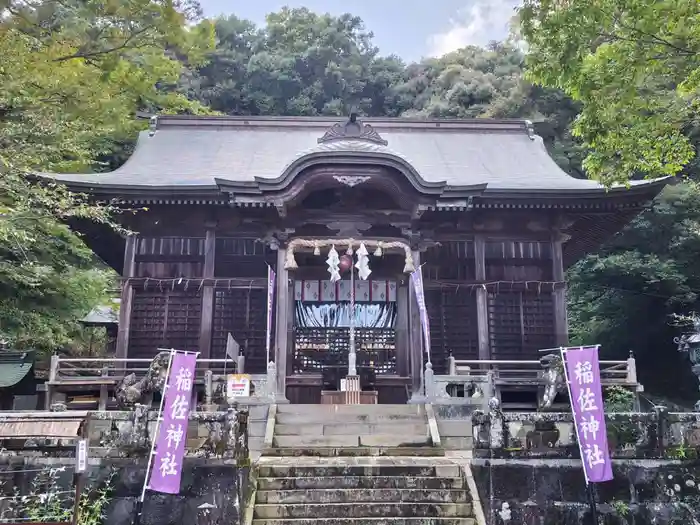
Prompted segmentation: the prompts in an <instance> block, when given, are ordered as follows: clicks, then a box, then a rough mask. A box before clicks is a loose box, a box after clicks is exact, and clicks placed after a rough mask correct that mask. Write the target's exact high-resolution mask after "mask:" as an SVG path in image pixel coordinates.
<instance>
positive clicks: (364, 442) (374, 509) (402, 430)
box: [246, 405, 475, 525]
mask: <svg viewBox="0 0 700 525" xmlns="http://www.w3.org/2000/svg"><path fill="white" fill-rule="evenodd" d="M431 415H432V411H431V409H430V407H425V406H422V405H278V406H276V407H272V408H271V410H270V421H268V425H267V435H266V436H265V445H264V447H265V448H264V449H263V455H262V457H260V459H259V460H258V461H257V465H256V474H257V480H256V484H255V486H256V487H257V488H256V490H255V494H254V497H253V498H252V501H253V502H254V504H253V506H252V509H249V511H248V512H247V520H246V521H247V524H248V525H341V524H342V525H369V524H371V525H458V524H459V525H475V520H474V517H473V516H474V513H473V508H472V498H471V495H470V491H469V489H468V486H467V484H466V483H465V480H464V479H463V477H462V473H461V468H460V466H459V465H458V464H456V463H454V462H453V461H451V460H450V459H447V458H445V457H444V451H443V450H442V448H441V447H440V446H439V443H440V437H439V434H438V431H437V424H436V423H435V419H434V417H431ZM436 445H437V446H436Z"/></svg>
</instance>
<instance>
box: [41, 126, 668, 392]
mask: <svg viewBox="0 0 700 525" xmlns="http://www.w3.org/2000/svg"><path fill="white" fill-rule="evenodd" d="M52 177H54V178H55V179H57V180H59V181H62V182H64V183H66V184H67V185H68V186H69V187H70V188H71V189H73V190H76V191H81V192H87V193H89V194H91V195H93V196H94V197H95V198H97V199H119V200H120V201H121V202H123V204H124V206H126V207H131V208H147V210H144V211H141V212H139V213H136V214H135V215H131V214H125V215H124V221H125V226H128V227H129V228H131V229H132V230H134V231H137V232H139V233H138V235H132V236H129V237H126V238H119V237H118V236H116V235H115V234H114V233H111V232H110V231H107V230H106V229H104V228H103V227H101V226H99V225H92V224H85V225H84V226H83V227H82V228H83V231H84V233H85V239H86V242H88V243H89V245H90V246H91V247H92V248H93V249H94V250H95V252H96V253H97V254H98V255H99V256H100V257H101V258H102V259H103V260H105V261H107V262H108V263H109V264H110V265H112V266H113V267H114V268H115V269H117V270H118V271H119V272H120V273H121V275H122V292H121V311H120V318H119V332H118V337H117V342H116V357H117V358H119V359H127V358H129V359H134V358H137V359H149V358H152V357H153V356H154V355H155V353H156V352H157V349H158V348H170V347H174V348H179V349H185V350H198V351H200V352H201V357H202V359H222V358H225V348H226V341H227V337H228V334H229V333H230V334H232V336H233V337H234V338H235V340H236V341H237V342H238V343H239V344H240V347H241V352H242V353H243V354H244V355H245V357H246V368H247V372H249V373H252V374H265V373H266V370H267V364H268V363H267V361H268V356H267V354H266V344H265V341H266V325H267V319H266V315H267V314H266V311H267V301H266V297H267V278H266V275H267V266H268V265H270V266H271V267H273V268H274V270H275V271H276V276H277V277H276V297H277V299H276V303H275V307H274V322H273V348H272V352H271V355H270V359H271V360H274V361H275V363H276V370H277V374H278V376H277V378H276V389H277V393H278V395H279V397H280V398H281V397H285V396H286V398H287V399H289V400H290V401H291V402H294V403H320V402H321V395H322V394H321V391H322V390H323V389H324V387H323V378H322V375H323V370H324V368H325V367H328V366H345V365H346V364H347V355H348V345H349V334H348V323H347V320H348V318H349V315H351V314H350V312H349V306H348V304H349V300H348V299H349V294H350V293H351V291H350V288H349V280H348V278H347V274H346V275H345V276H344V278H343V280H342V281H340V282H339V283H331V282H330V281H329V280H328V271H327V267H326V263H325V260H326V256H327V253H328V250H329V244H328V243H329V242H330V243H334V244H335V246H336V248H337V249H338V250H339V252H340V253H344V251H345V250H352V249H353V248H354V249H357V247H358V244H359V242H365V243H366V244H367V246H368V250H370V266H371V269H372V274H371V277H370V279H369V280H368V281H361V280H356V282H355V289H354V291H353V293H354V294H355V298H356V302H357V307H356V310H355V312H353V313H352V315H355V316H356V319H357V321H358V322H357V327H358V328H357V332H356V334H355V347H356V349H357V359H358V366H359V365H361V364H362V363H365V364H366V366H371V367H373V369H374V370H375V371H376V385H375V387H374V388H373V390H376V391H377V392H378V402H379V403H403V402H406V400H407V399H408V398H409V397H411V396H414V395H416V394H418V393H419V392H420V391H421V388H422V387H421V376H422V369H423V368H424V365H425V359H426V355H427V352H426V349H424V348H423V347H422V346H423V344H422V338H421V331H420V330H421V328H420V319H419V312H418V309H417V306H416V305H417V303H416V298H415V297H414V291H413V289H412V287H411V286H410V282H409V281H410V280H409V278H408V275H407V271H409V270H411V269H413V268H416V267H418V266H420V265H422V270H423V274H424V282H425V300H426V304H427V309H428V314H429V318H430V323H431V341H430V346H431V348H430V356H431V360H432V365H433V370H434V372H435V374H436V375H441V374H442V375H445V374H448V373H449V370H448V366H449V365H448V358H449V356H450V355H451V356H453V357H454V358H455V359H457V360H462V361H480V362H482V364H484V365H485V366H486V364H487V363H489V362H494V361H517V360H533V359H538V357H539V356H538V350H540V349H542V348H550V347H555V346H559V345H565V344H566V343H567V326H566V324H567V321H566V297H565V296H566V282H565V279H564V271H565V269H566V268H567V267H568V266H569V265H571V264H573V263H574V262H576V261H577V260H578V259H579V258H580V257H581V256H582V255H584V254H585V253H586V252H589V251H591V250H594V249H596V248H597V247H598V246H599V245H600V244H601V243H602V242H603V241H604V240H605V239H607V238H608V237H609V236H610V235H612V234H613V233H615V232H617V231H619V230H620V229H621V228H622V227H623V226H624V225H625V224H626V223H627V222H628V221H630V220H631V219H632V218H633V217H634V216H635V214H637V213H638V212H639V210H641V209H642V208H643V207H644V206H645V205H646V204H647V203H648V202H649V201H650V200H651V199H653V198H654V197H655V196H656V195H657V194H658V192H659V191H660V190H661V189H662V187H663V186H664V184H665V181H644V182H632V183H631V186H630V187H619V188H617V187H616V188H612V189H606V188H603V187H601V186H600V185H598V184H597V183H596V182H594V181H590V180H579V179H574V178H572V177H569V176H568V175H567V174H566V173H564V172H563V171H562V170H561V169H559V167H557V165H556V164H555V163H554V161H553V160H552V159H551V158H550V157H549V155H548V154H547V152H546V149H545V147H544V145H543V143H542V140H541V139H540V138H539V137H537V136H535V135H534V133H533V130H532V127H531V125H530V124H529V123H528V122H527V121H522V120H489V119H478V120H414V119H366V120H365V121H360V120H359V119H358V118H357V117H356V116H355V115H352V116H351V118H350V119H349V120H347V121H342V120H337V119H328V118H304V117H290V118H277V117H191V116H167V117H158V118H157V119H153V122H152V127H151V129H150V130H149V131H146V132H143V133H142V135H141V137H140V138H139V141H138V145H137V147H136V150H135V152H134V154H133V155H132V157H131V158H130V159H129V160H128V161H127V162H126V164H124V165H123V166H122V167H121V168H119V169H118V170H116V171H115V172H112V173H101V174H92V175H79V174H76V175H55V176H52ZM370 246H371V247H370ZM409 263H410V264H409ZM488 366H490V365H488ZM363 388H364V386H363Z"/></svg>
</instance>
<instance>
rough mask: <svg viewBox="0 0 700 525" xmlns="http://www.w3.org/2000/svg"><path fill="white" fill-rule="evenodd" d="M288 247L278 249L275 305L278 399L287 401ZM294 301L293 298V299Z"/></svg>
mask: <svg viewBox="0 0 700 525" xmlns="http://www.w3.org/2000/svg"><path fill="white" fill-rule="evenodd" d="M286 251H287V250H286V246H284V245H282V244H280V246H279V248H277V283H276V287H277V290H276V292H277V294H276V295H277V297H276V301H277V303H276V305H275V365H276V369H277V398H278V399H286V386H287V353H288V348H289V322H290V320H289V313H290V309H289V300H290V293H289V271H288V270H287V269H286V268H285V267H284V263H285V259H286ZM292 299H293V297H292Z"/></svg>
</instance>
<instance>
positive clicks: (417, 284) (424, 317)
mask: <svg viewBox="0 0 700 525" xmlns="http://www.w3.org/2000/svg"><path fill="white" fill-rule="evenodd" d="M411 281H413V288H414V290H415V292H416V300H417V301H418V312H419V313H420V324H421V326H422V327H423V340H424V342H425V353H426V354H428V355H430V322H429V321H428V309H427V308H426V307H425V293H424V291H423V270H422V268H421V267H420V266H419V267H418V269H417V270H416V271H415V272H413V273H412V274H411Z"/></svg>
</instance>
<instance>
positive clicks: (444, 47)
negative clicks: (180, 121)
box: [200, 0, 520, 62]
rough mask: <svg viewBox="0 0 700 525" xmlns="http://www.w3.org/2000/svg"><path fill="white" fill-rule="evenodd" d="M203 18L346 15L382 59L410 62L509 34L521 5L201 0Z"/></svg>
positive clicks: (507, 0) (440, 0)
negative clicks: (370, 37) (292, 12)
mask: <svg viewBox="0 0 700 525" xmlns="http://www.w3.org/2000/svg"><path fill="white" fill-rule="evenodd" d="M200 3H201V5H202V7H203V8H204V14H205V15H206V16H207V17H213V16H217V15H220V14H235V15H236V16H238V17H239V18H245V19H248V20H251V21H253V22H255V23H256V24H258V25H263V24H264V22H265V15H266V14H267V13H270V12H273V11H277V10H279V9H280V8H281V7H283V6H285V5H287V6H289V7H308V8H309V9H310V10H312V11H315V12H318V13H326V12H329V13H331V14H334V15H339V14H342V13H346V12H350V13H352V14H353V15H356V16H359V17H361V18H362V19H363V20H364V22H365V25H366V27H367V29H369V30H370V31H372V32H373V33H374V43H375V45H377V46H378V47H379V50H380V52H381V54H382V55H391V54H395V55H398V56H400V57H401V58H403V59H404V60H406V61H409V62H413V61H417V60H420V59H421V58H422V57H426V56H440V55H443V54H445V53H448V52H450V51H454V50H455V49H459V48H460V47H464V46H465V45H468V44H474V45H482V46H483V45H485V44H487V43H488V42H489V41H491V40H502V39H503V38H505V37H506V36H507V35H508V24H509V21H510V19H511V17H512V16H513V15H514V13H515V12H514V9H515V7H516V6H517V5H519V3H520V1H519V0H432V1H427V2H426V1H418V0H414V1H413V2H412V1H410V0H408V1H406V0H303V1H296V0H286V1H285V0H246V1H240V0H200Z"/></svg>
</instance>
